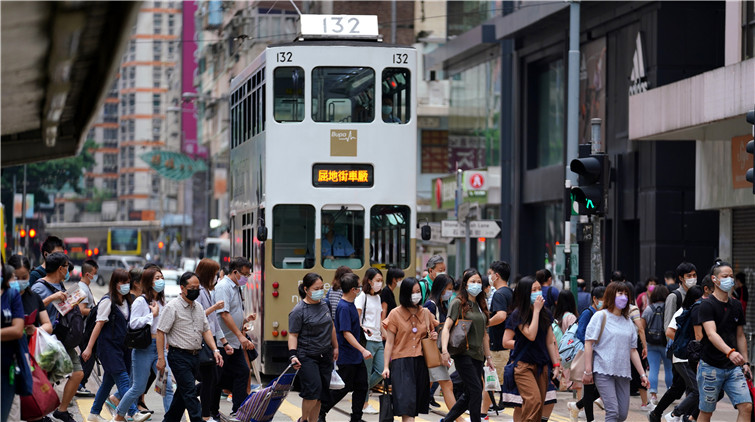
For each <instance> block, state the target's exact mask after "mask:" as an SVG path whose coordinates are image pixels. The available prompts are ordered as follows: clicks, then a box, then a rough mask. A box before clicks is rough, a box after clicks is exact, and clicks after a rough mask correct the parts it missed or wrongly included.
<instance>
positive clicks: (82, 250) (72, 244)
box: [63, 237, 92, 266]
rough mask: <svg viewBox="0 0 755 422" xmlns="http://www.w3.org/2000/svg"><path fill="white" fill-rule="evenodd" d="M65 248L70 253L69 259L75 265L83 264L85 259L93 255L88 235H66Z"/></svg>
mask: <svg viewBox="0 0 755 422" xmlns="http://www.w3.org/2000/svg"><path fill="white" fill-rule="evenodd" d="M63 249H65V253H66V254H68V259H69V260H70V261H71V263H72V264H73V265H78V266H81V265H82V264H83V263H84V261H86V260H87V259H89V258H91V257H92V250H91V249H89V238H88V237H65V238H63Z"/></svg>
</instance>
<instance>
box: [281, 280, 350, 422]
mask: <svg viewBox="0 0 755 422" xmlns="http://www.w3.org/2000/svg"><path fill="white" fill-rule="evenodd" d="M324 293H325V284H324V283H323V281H322V277H320V275H319V274H316V273H307V275H305V276H304V278H303V279H302V282H301V284H299V296H300V297H301V299H302V300H300V301H299V303H297V304H296V306H294V309H292V310H291V312H290V313H289V314H288V356H289V361H290V362H291V363H292V364H293V366H294V369H298V370H299V381H300V382H301V390H300V392H299V397H301V398H302V404H301V418H300V421H312V422H315V421H317V417H318V415H319V414H320V406H321V405H322V403H323V402H327V401H328V400H329V399H330V376H331V373H332V371H333V362H334V361H335V360H337V359H338V339H337V336H336V330H335V326H334V325H333V320H332V319H331V318H330V310H329V309H328V305H327V303H326V302H324V301H323V300H322V298H323V297H324Z"/></svg>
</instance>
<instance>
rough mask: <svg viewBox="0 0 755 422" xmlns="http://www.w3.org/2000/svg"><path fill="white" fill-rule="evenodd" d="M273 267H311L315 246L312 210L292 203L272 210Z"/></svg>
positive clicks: (306, 206) (313, 210) (312, 208)
mask: <svg viewBox="0 0 755 422" xmlns="http://www.w3.org/2000/svg"><path fill="white" fill-rule="evenodd" d="M272 231H273V266H275V267H276V268H312V267H313V266H314V259H311V258H309V259H307V258H308V256H309V257H312V256H314V252H309V251H314V245H315V208H314V207H313V206H312V205H304V204H292V205H276V206H275V207H273V230H272Z"/></svg>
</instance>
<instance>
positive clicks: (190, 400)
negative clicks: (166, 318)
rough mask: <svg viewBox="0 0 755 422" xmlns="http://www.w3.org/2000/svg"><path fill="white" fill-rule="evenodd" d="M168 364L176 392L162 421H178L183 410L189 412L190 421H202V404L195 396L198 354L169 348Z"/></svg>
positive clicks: (181, 417)
mask: <svg viewBox="0 0 755 422" xmlns="http://www.w3.org/2000/svg"><path fill="white" fill-rule="evenodd" d="M168 364H169V365H170V370H171V372H172V373H173V379H174V380H175V382H176V392H175V393H174V394H173V401H172V402H171V403H170V409H168V411H167V412H165V417H164V418H163V422H180V421H181V420H182V419H183V415H184V410H185V411H187V412H188V413H189V419H190V420H191V422H203V421H202V406H201V405H200V404H199V399H198V398H197V387H196V383H197V372H199V356H198V355H192V354H190V353H187V352H183V351H180V350H176V349H175V348H170V349H169V350H168Z"/></svg>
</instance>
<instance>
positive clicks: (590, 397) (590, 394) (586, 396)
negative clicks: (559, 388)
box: [577, 384, 600, 421]
mask: <svg viewBox="0 0 755 422" xmlns="http://www.w3.org/2000/svg"><path fill="white" fill-rule="evenodd" d="M584 388H585V391H584V392H583V394H582V400H580V401H578V402H577V408H578V409H582V408H584V409H585V419H587V420H588V421H594V420H595V415H594V414H593V405H594V404H593V402H594V401H595V400H597V399H598V398H599V397H600V393H599V392H598V388H597V387H596V386H595V384H586V385H585V387H584Z"/></svg>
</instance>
